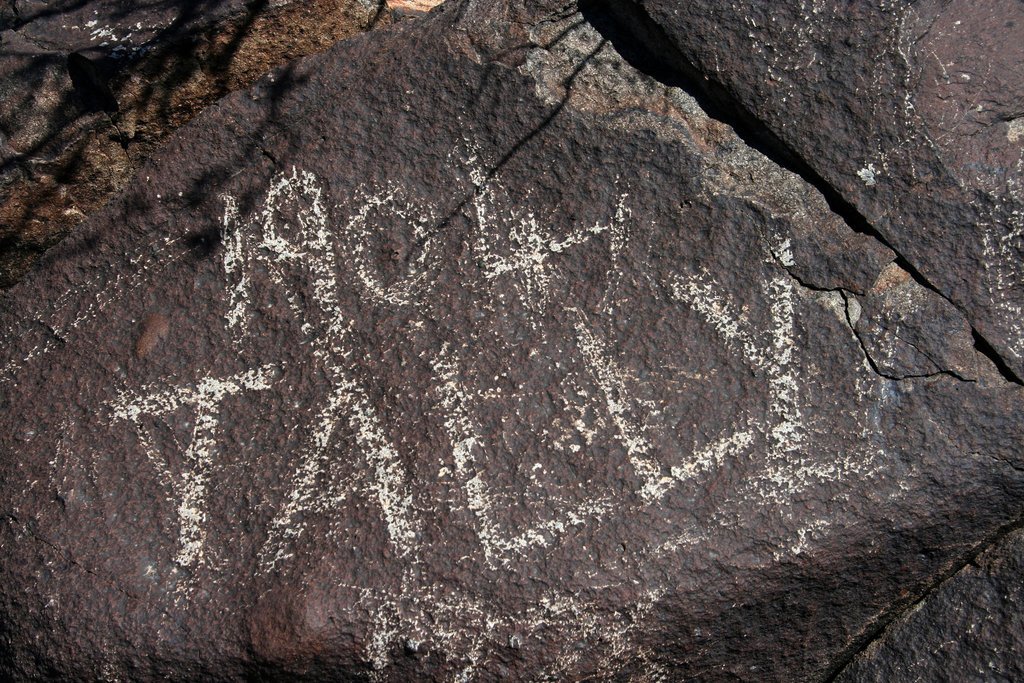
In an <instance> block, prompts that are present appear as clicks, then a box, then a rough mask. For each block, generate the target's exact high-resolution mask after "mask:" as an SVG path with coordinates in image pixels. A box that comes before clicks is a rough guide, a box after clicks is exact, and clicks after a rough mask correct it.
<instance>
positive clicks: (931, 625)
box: [836, 531, 1024, 683]
mask: <svg viewBox="0 0 1024 683" xmlns="http://www.w3.org/2000/svg"><path fill="white" fill-rule="evenodd" d="M1021 576H1024V534H1022V533H1021V532H1020V531H1016V532H1014V533H1013V534H1012V535H1011V536H1009V537H1007V538H1006V539H1004V540H1003V541H1002V542H1000V543H999V544H998V545H996V546H995V547H994V548H992V549H991V550H988V551H987V552H985V553H984V554H983V555H981V557H979V558H978V559H977V560H976V561H974V562H972V563H971V564H970V565H968V566H967V567H965V568H964V569H963V571H961V572H959V573H958V574H957V575H956V576H954V577H952V578H950V579H949V580H948V581H946V582H945V583H943V584H942V586H940V587H939V588H938V589H937V590H936V591H935V592H934V593H933V594H932V595H930V596H929V597H928V598H927V599H926V600H924V601H923V602H921V603H920V604H918V605H915V606H914V609H913V610H912V611H909V612H908V613H907V614H906V615H905V616H903V617H900V619H899V620H898V621H896V622H895V623H893V624H892V625H891V626H890V627H889V629H888V630H887V631H886V633H885V636H884V637H883V638H881V639H879V640H878V641H877V642H876V643H874V644H873V645H872V646H871V647H870V648H869V649H868V650H867V651H865V652H864V653H863V654H861V655H859V656H858V657H857V659H855V660H854V661H853V662H852V663H851V664H850V666H849V667H848V668H846V669H845V670H844V671H843V672H842V674H841V675H840V676H839V677H837V678H836V682H837V683H859V682H861V681H879V682H881V681H913V680H920V681H937V680H947V681H1019V680H1021V679H1022V678H1024V660H1022V659H1021V656H1020V653H1021V643H1024V584H1022V583H1021V580H1020V579H1021Z"/></svg>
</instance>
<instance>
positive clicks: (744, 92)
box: [599, 0, 1024, 378]
mask: <svg viewBox="0 0 1024 683" xmlns="http://www.w3.org/2000/svg"><path fill="white" fill-rule="evenodd" d="M599 4H601V5H604V6H607V7H609V8H611V9H613V10H614V11H615V12H616V13H618V14H619V15H620V17H623V18H625V17H629V19H630V21H629V22H626V21H625V20H624V19H623V23H624V25H631V26H632V27H633V28H634V30H638V31H639V30H646V31H648V32H649V33H648V35H655V36H657V37H658V38H660V39H662V40H664V41H665V42H666V43H667V44H671V45H672V46H673V48H674V49H675V50H677V56H678V57H679V58H681V59H680V61H681V62H683V63H685V65H686V68H685V69H684V70H686V71H688V72H690V73H691V75H692V76H694V79H695V82H697V83H702V84H705V85H707V86H708V87H709V88H710V89H711V90H712V91H713V93H714V94H713V96H717V99H718V100H719V102H720V103H722V104H723V105H724V106H725V107H726V108H731V109H733V110H734V112H733V113H734V114H738V113H739V112H740V111H741V110H742V111H743V112H745V113H746V114H747V115H748V116H749V117H751V118H753V119H755V120H756V121H757V122H758V123H757V125H759V126H764V127H765V128H766V129H767V131H768V132H769V133H770V137H771V138H773V140H774V142H773V143H772V144H775V145H777V146H779V147H785V148H788V150H790V151H792V152H795V154H796V155H797V156H798V157H799V159H800V160H801V163H802V164H805V165H807V166H809V167H810V168H811V169H812V171H813V173H815V174H816V175H818V176H820V178H821V179H822V182H823V183H827V185H828V186H829V187H831V188H833V189H834V190H835V191H837V192H838V193H839V194H840V195H841V196H842V197H843V198H844V199H845V201H847V202H849V203H850V204H851V205H852V206H853V207H855V208H856V211H858V212H859V213H860V214H861V215H862V216H863V218H866V219H867V221H868V223H869V224H870V225H871V226H872V228H873V229H874V230H877V231H878V233H880V234H881V235H882V236H884V238H885V239H886V240H887V241H888V242H889V243H890V244H891V245H892V246H893V247H894V248H895V249H896V250H897V251H898V252H899V253H900V254H901V255H902V256H903V257H904V258H905V259H906V260H907V261H909V262H910V263H912V264H913V265H914V267H915V268H916V269H917V270H918V271H919V272H920V274H921V275H922V276H923V277H924V278H926V279H927V281H928V282H929V283H931V284H932V285H933V286H934V287H935V288H936V289H937V290H938V291H939V292H940V293H941V294H942V295H943V296H944V297H946V298H948V299H949V300H951V301H952V302H953V303H954V304H956V306H957V307H958V308H959V309H960V310H961V311H963V312H964V313H965V314H966V316H967V318H968V320H969V321H970V323H971V324H972V325H973V326H974V328H975V329H976V330H977V331H978V332H979V333H980V334H981V335H982V337H983V338H984V339H985V340H987V342H988V343H990V344H991V345H992V346H993V347H994V348H995V350H996V351H997V352H998V353H999V355H1000V356H1001V357H1002V359H1003V360H1004V361H1005V363H1006V364H1007V365H1008V366H1009V367H1010V368H1011V369H1012V372H1013V373H1014V374H1015V375H1016V376H1017V377H1018V378H1019V377H1024V326H1022V322H1021V320H1022V317H1021V312H1022V311H1024V217H1022V216H1024V214H1022V213H1021V210H1020V207H1021V204H1022V203H1024V195H1022V190H1021V180H1020V179H1021V176H1022V171H1024V118H1022V116H1024V79H1021V77H1020V74H1021V70H1022V69H1024V5H1022V4H1021V3H1020V2H1016V1H1015V0H984V1H983V2H967V1H963V0H955V1H954V2H948V1H942V0H926V1H925V2H912V1H910V0H899V1H896V2H888V1H885V2H883V1H880V0H857V1H856V2H846V3H820V2H817V3H815V2H812V3H807V2H797V0H790V1H786V2H777V3H771V4H762V5H760V6H757V7H753V6H749V5H747V4H743V3H739V4H737V3H733V2H726V1H714V2H699V3H698V2H678V1H677V0H600V2H599ZM641 27H643V28H641ZM677 66H678V65H677Z"/></svg>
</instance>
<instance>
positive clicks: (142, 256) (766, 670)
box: [0, 2, 1024, 681]
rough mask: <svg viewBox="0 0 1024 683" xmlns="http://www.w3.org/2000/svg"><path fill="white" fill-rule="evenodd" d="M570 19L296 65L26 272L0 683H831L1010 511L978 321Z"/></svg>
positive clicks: (451, 21) (529, 19) (409, 34)
mask: <svg viewBox="0 0 1024 683" xmlns="http://www.w3.org/2000/svg"><path fill="white" fill-rule="evenodd" d="M583 9H584V10H585V11H584V12H583V13H579V12H577V11H576V7H575V6H562V5H561V4H560V3H553V2H552V3H544V2H530V3H515V2H505V3H502V2H499V3H489V4H484V3H475V2H454V3H451V4H446V5H444V6H442V7H441V8H439V9H437V10H434V11H433V12H431V13H430V14H429V15H427V16H425V17H423V18H421V19H418V20H416V21H411V22H402V23H401V24H398V25H397V26H394V27H392V28H390V29H387V30H385V31H383V32H379V33H374V34H372V35H364V36H357V37H355V38H353V39H351V40H349V41H345V42H343V43H340V44H338V45H337V46H335V47H334V48H332V49H331V50H330V51H328V52H327V53H324V54H322V55H318V56H314V57H310V58H306V59H303V60H300V61H298V62H295V63H292V64H290V65H289V66H288V67H287V68H282V69H278V70H276V71H274V72H272V73H271V74H269V75H268V76H266V77H264V78H263V79H261V80H260V81H259V82H258V83H257V84H256V85H255V86H254V87H253V88H252V89H251V90H249V91H246V92H239V93H235V94H233V95H231V96H229V97H227V98H226V99H224V100H222V101H221V102H220V103H218V104H217V105H216V106H214V107H212V108H211V109H209V110H207V111H206V112H204V113H203V114H202V115H201V116H199V117H198V118H197V119H196V120H195V121H193V122H192V123H191V124H189V125H188V126H186V127H185V128H183V129H182V130H180V131H179V132H178V133H177V134H175V135H174V136H173V138H172V139H171V141H170V143H169V144H168V145H167V147H165V148H164V149H162V150H161V151H160V152H158V153H157V154H156V155H154V156H153V158H152V159H150V160H149V161H147V162H145V163H144V164H143V165H142V166H141V167H140V169H139V172H138V174H137V175H136V176H135V179H134V181H133V182H132V183H130V184H129V186H128V187H127V188H126V189H125V190H124V191H123V192H122V193H121V194H120V195H118V196H117V197H116V198H115V199H113V200H112V201H111V202H110V203H109V204H108V205H107V206H106V207H105V208H104V209H103V210H102V211H100V212H98V213H97V214H95V215H94V216H93V217H91V218H90V219H89V220H88V221H87V222H86V223H85V224H84V225H83V226H82V228H81V229H79V230H78V231H76V232H75V233H74V235H72V236H71V237H70V238H69V239H68V240H66V241H64V242H63V243H61V245H59V246H58V247H57V248H56V249H54V250H52V251H51V252H49V253H48V254H47V256H46V257H45V258H44V259H43V262H42V264H41V266H40V268H39V269H38V270H36V271H35V272H34V273H33V274H32V275H31V276H30V277H28V278H27V279H26V280H24V281H23V282H21V283H19V284H18V285H17V286H16V287H14V288H13V289H12V290H11V291H10V294H9V296H8V297H6V298H5V300H4V301H3V302H2V306H3V308H2V310H0V334H2V335H3V337H2V348H3V351H2V354H3V355H2V356H0V364H2V365H0V367H2V375H0V383H2V386H3V390H2V392H0V501H3V502H2V503H0V505H2V507H0V675H3V676H6V677H9V678H13V679H20V680H27V679H34V678H45V677H51V678H53V677H57V678H74V679H98V678H101V677H105V678H122V679H133V680H150V679H156V678H162V677H169V678H172V679H175V680H239V679H251V678H289V679H308V680H324V679H339V680H349V679H356V680H362V679H372V680H392V681H407V680H473V679H479V680H496V679H505V680H524V679H555V680H566V679H569V680H572V679H586V678H596V679H605V680H606V679H613V680H630V679H634V680H649V679H657V678H659V677H661V678H665V679H668V680H688V679H700V680H752V681H765V680H787V681H791V680H821V679H823V678H826V677H828V676H830V675H832V674H834V673H835V672H837V671H839V670H841V669H842V668H843V667H844V666H845V665H846V664H847V663H848V662H849V661H850V659H851V658H852V657H853V656H854V655H855V653H857V652H858V651H859V650H861V649H862V648H863V647H864V646H865V644H866V643H867V642H869V641H870V640H871V639H872V638H874V637H875V636H876V635H877V634H878V633H879V632H880V631H881V629H882V628H883V627H884V626H885V625H886V624H887V623H888V622H889V621H891V620H892V619H893V618H894V617H895V616H897V615H898V614H899V612H900V611H901V610H902V609H903V608H905V607H907V606H909V605H911V604H913V603H914V602H915V601H916V600H918V599H920V598H921V597H922V596H923V595H925V594H926V593H927V592H928V591H929V590H930V589H931V588H932V587H933V586H935V585H936V584H937V583H938V582H940V581H941V580H943V579H944V578H946V577H947V576H949V575H950V574H952V573H954V572H955V571H956V570H958V569H959V568H960V566H962V564H963V563H964V562H965V561H966V559H967V558H970V557H972V556H973V555H974V554H975V553H976V552H977V550H978V548H979V547H980V546H981V545H982V544H984V543H987V542H989V541H990V540H991V539H992V538H994V537H996V536H997V535H999V534H1000V533H1002V530H1004V529H1005V528H1007V526H1008V525H1011V524H1013V523H1015V522H1016V521H1017V520H1019V519H1020V517H1021V514H1022V512H1024V448H1022V446H1024V421H1022V420H1021V419H1020V417H1021V406H1022V388H1021V387H1019V386H1017V385H1016V384H1013V383H1011V382H1007V381H1005V380H1004V379H1003V377H1002V375H1001V374H999V372H998V370H997V369H995V368H993V367H985V364H986V363H988V362H989V361H988V358H987V357H985V356H984V355H981V354H975V356H973V357H971V359H970V362H971V363H973V364H974V365H973V366H972V367H973V368H974V371H973V372H972V374H971V376H970V377H968V376H967V373H966V371H963V372H961V370H963V368H962V364H963V363H964V362H966V361H965V360H964V359H965V356H964V353H963V351H964V347H963V343H962V342H963V335H962V334H961V333H960V331H962V330H969V329H970V328H969V323H968V322H967V319H966V318H963V317H962V316H961V317H959V318H958V317H957V316H958V315H959V314H958V312H957V311H956V310H955V309H952V307H946V308H943V307H941V306H933V305H931V304H930V303H928V301H929V298H928V296H919V295H918V294H919V293H917V292H916V290H911V294H912V295H913V296H908V297H907V300H908V301H910V302H911V303H910V304H908V305H910V306H918V305H921V306H922V307H921V308H914V309H913V310H910V309H904V308H901V306H904V304H903V303H901V301H902V300H900V299H897V298H895V297H887V295H886V294H885V292H886V291H887V290H886V289H885V287H884V286H883V285H885V283H886V282H888V281H889V280H891V279H892V278H891V274H892V272H893V271H892V269H891V267H890V266H889V262H890V261H891V260H892V259H893V254H892V253H891V252H890V251H888V250H887V248H886V247H884V245H878V244H875V243H874V242H873V241H872V239H871V238H870V237H869V236H867V235H864V234H859V233H857V232H855V231H853V230H851V229H850V228H849V227H847V226H846V225H845V224H844V223H843V222H842V221H841V220H838V219H837V218H836V216H835V215H834V214H832V213H830V210H829V206H828V203H827V201H826V198H825V197H823V196H822V195H821V194H819V193H818V191H817V190H815V189H814V188H813V187H812V186H811V185H809V184H808V183H807V182H805V181H803V180H801V178H800V177H798V176H797V175H795V174H793V173H791V172H789V171H787V170H785V169H783V168H781V167H780V166H778V165H777V164H776V163H774V162H773V161H771V160H770V159H768V158H766V157H765V156H763V155H762V154H760V153H759V152H757V151H756V150H754V149H752V148H751V147H749V146H747V145H746V144H744V143H743V142H742V141H741V140H740V138H738V137H737V136H736V134H734V132H733V131H732V130H731V129H730V128H729V127H728V126H726V125H724V124H723V123H721V122H719V121H716V120H714V119H712V118H709V117H708V116H707V114H705V112H704V111H702V109H701V108H700V107H699V106H698V102H697V101H696V100H694V99H693V98H692V97H691V96H690V95H688V94H687V93H686V92H684V91H683V90H681V89H679V88H677V87H672V86H670V85H667V84H665V83H663V82H660V81H659V80H657V79H656V78H654V77H652V76H651V75H648V74H645V73H643V72H641V71H638V70H636V69H635V68H634V67H633V66H631V65H630V63H629V60H627V58H625V57H624V56H623V55H622V54H620V53H619V51H618V50H617V48H616V47H615V45H614V44H613V43H612V42H611V40H610V38H609V36H610V35H612V34H613V33H614V31H613V30H612V29H614V26H615V25H614V23H613V22H610V21H609V18H608V16H607V15H603V14H601V13H600V12H598V11H597V10H596V9H595V7H594V6H593V5H585V6H584V7H583ZM623 49H626V48H623ZM634 56H635V55H634ZM634 56H631V57H630V58H629V59H630V60H632V59H633V57H634ZM634 61H635V60H634ZM837 243H838V244H843V245H845V246H844V249H849V250H850V251H849V252H847V253H841V254H840V253H837V252H836V248H835V244H837ZM887 273H888V274H889V275H886V274H887ZM912 284H913V285H914V286H918V287H923V285H920V284H919V283H916V282H913V283H912ZM907 286H908V287H909V286H910V285H907ZM925 290H926V291H928V293H929V294H930V293H931V292H930V290H927V288H925ZM921 302H924V304H921ZM856 306H860V311H861V317H863V318H864V320H865V321H872V322H873V324H874V325H875V327H870V326H867V322H865V323H863V324H861V323H860V319H859V318H857V316H855V315H854V314H853V310H854V308H855V307H856ZM865 311H866V312H867V313H865ZM929 316H939V319H940V320H941V322H942V324H941V325H939V326H936V325H932V324H928V323H927V321H923V322H921V319H928V320H931V319H930V318H929ZM889 321H896V322H898V323H902V322H904V321H917V322H915V324H916V326H915V327H914V328H913V329H914V331H915V335H917V336H916V337H914V340H913V341H914V343H915V344H917V345H918V346H922V345H924V346H925V348H928V349H937V350H938V351H935V352H933V351H929V352H928V354H927V355H928V357H929V358H931V359H934V360H936V367H939V368H940V370H941V371H937V372H934V373H929V374H931V376H929V377H912V376H911V375H913V374H916V373H913V372H907V373H904V374H903V375H902V377H904V378H903V379H897V378H896V375H895V373H883V374H880V373H879V369H880V368H883V367H884V368H899V367H904V366H907V365H908V363H912V362H916V359H915V357H912V356H907V355H906V354H904V353H903V352H902V350H901V349H900V348H899V347H897V346H894V345H891V344H886V343H881V342H879V343H876V344H873V345H872V344H870V343H869V341H868V340H869V339H879V338H880V337H882V338H884V335H885V333H886V330H890V329H892V325H891V324H890V325H889V327H886V326H885V325H886V324H889ZM858 325H859V327H858ZM950 325H952V326H953V328H954V329H955V330H957V333H956V334H954V335H952V336H945V333H946V331H947V327H948V326H950ZM878 330H881V331H878ZM936 335H938V337H937V338H936ZM901 338H902V337H901ZM928 344H930V345H931V346H928ZM866 349H867V350H868V352H869V353H870V354H871V355H870V356H869V355H866V354H865V350H866ZM945 366H949V367H945ZM885 374H889V375H890V376H885ZM968 379H970V380H973V381H966V380H968Z"/></svg>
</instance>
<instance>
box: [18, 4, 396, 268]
mask: <svg viewBox="0 0 1024 683" xmlns="http://www.w3.org/2000/svg"><path fill="white" fill-rule="evenodd" d="M382 9H383V5H382V2H372V1H371V0H341V1H340V2H338V1H336V0H286V1H284V2H269V1H268V0H256V1H254V0H202V1H200V2H182V1H180V0H147V1H146V2H131V3H125V2H118V1H116V0H89V1H88V2H83V1H82V0H58V1H53V0H51V1H48V2H39V1H32V0H17V1H13V2H7V3H5V4H4V5H3V9H2V10H0V288H2V287H8V286H10V285H11V284H12V283H13V282H15V281H16V280H17V278H19V277H21V275H22V274H23V273H24V272H25V271H26V270H27V269H28V268H29V267H30V266H31V265H32V264H33V263H34V262H35V261H36V260H37V259H38V258H39V255H40V254H41V252H42V251H43V250H45V249H46V248H48V247H49V246H51V245H53V244H54V243H56V242H57V241H58V240H59V239H60V238H62V237H63V236H64V235H65V234H66V233H67V232H68V230H70V229H71V228H72V227H74V226H75V225H77V224H78V223H80V222H81V221H82V220H83V219H84V218H85V217H86V216H88V215H89V214H91V213H92V212H93V211H94V210H96V209H98V208H99V207H101V206H102V205H103V204H104V203H105V202H106V201H107V199H108V198H109V197H110V195H111V194H113V193H114V192H115V191H116V190H118V189H119V188H120V187H122V186H123V185H124V184H125V182H127V181H128V179H129V178H130V177H131V176H132V174H133V173H134V172H135V170H136V169H137V167H138V166H139V164H140V163H141V161H142V160H143V159H145V158H146V157H147V156H148V155H149V154H151V153H152V152H153V151H154V150H155V149H157V148H158V147H159V146H160V145H162V144H163V143H164V142H165V141H166V139H167V137H168V136H169V135H170V134H171V133H172V132H174V131H175V130H176V129H177V128H179V127H180V126H181V125H182V124H184V123H185V122H186V121H188V120H189V119H191V118H192V117H193V116H194V115H195V114H196V113H197V112H199V111H200V110H201V109H202V108H204V107H206V106H208V105H210V104H212V103H213V102H215V101H216V100H217V99H219V98H220V97H222V96H224V95H225V94H227V93H228V92H230V91H231V90H236V89H238V88H240V87H243V86H248V85H250V84H251V83H252V82H253V81H255V80H256V78H258V77H259V76H261V75H262V74H263V73H264V72H266V71H267V70H269V69H270V68H271V67H274V66H278V65H280V64H282V63H284V62H287V61H288V60H290V59H294V58H295V57H299V56H302V55H308V54H312V53H314V52H320V51H322V50H324V49H326V48H327V47H329V46H331V45H333V44H334V43H335V42H337V41H338V40H339V39H341V38H343V37H345V36H348V35H351V34H352V33H354V32H357V31H362V30H365V29H366V28H368V27H369V26H371V25H372V24H373V23H374V22H375V21H377V19H378V17H380V16H381V10H382Z"/></svg>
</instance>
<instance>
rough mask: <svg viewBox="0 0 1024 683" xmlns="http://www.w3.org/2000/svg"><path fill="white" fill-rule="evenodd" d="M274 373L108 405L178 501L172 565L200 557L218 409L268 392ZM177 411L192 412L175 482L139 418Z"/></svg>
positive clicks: (144, 392)
mask: <svg viewBox="0 0 1024 683" xmlns="http://www.w3.org/2000/svg"><path fill="white" fill-rule="evenodd" d="M275 371H276V367H275V366H273V365H265V366H263V367H261V368H256V369H253V370H249V371H247V372H245V373H242V374H240V375H236V376H234V377H225V378H213V377H206V378H203V379H201V380H199V381H198V382H197V383H196V384H195V385H193V386H175V387H163V386H161V387H153V386H150V387H143V388H142V389H141V390H140V391H139V393H138V395H136V394H135V393H134V392H130V391H125V392H122V393H121V394H120V396H118V398H117V399H115V400H114V401H112V402H111V403H110V405H109V407H110V409H111V411H112V414H113V417H114V418H115V419H118V420H124V421H126V422H130V423H132V424H134V425H135V427H136V429H137V430H138V432H139V438H140V440H141V441H142V444H143V448H144V450H145V452H146V457H148V458H149V460H150V462H151V463H152V464H153V466H154V467H156V468H157V470H158V472H159V473H160V474H161V475H162V477H163V478H164V479H165V480H167V481H168V482H169V483H170V484H171V485H172V487H173V488H174V489H175V494H176V495H177V499H178V525H179V529H180V531H179V533H178V552H177V555H176V556H175V562H177V563H178V564H179V565H181V566H183V567H187V566H189V565H192V564H194V563H196V561H197V560H199V559H200V557H201V556H202V554H203V544H204V539H205V537H206V531H205V529H204V524H205V522H206V510H205V507H206V497H207V488H208V485H209V482H210V477H211V474H212V469H213V466H214V464H215V463H214V453H215V451H216V450H217V448H218V447H219V446H220V439H219V426H220V410H221V404H222V403H223V402H224V400H225V399H226V398H227V397H228V396H232V395H234V394H239V393H241V392H244V391H261V390H264V389H269V388H270V386H271V384H272V383H273V376H274V373H275ZM182 409H190V410H192V411H194V413H195V416H194V425H193V428H192V440H191V441H190V443H189V444H188V446H187V447H186V448H185V450H184V452H183V453H181V457H182V460H183V466H182V476H181V480H180V481H177V480H176V479H175V478H174V477H173V476H171V473H170V471H169V469H168V467H167V463H166V460H165V458H166V457H168V456H167V454H166V450H164V449H160V448H158V447H157V446H156V445H155V444H154V442H153V439H152V437H151V436H150V434H149V432H148V427H147V426H146V424H145V421H144V419H143V417H144V416H152V417H162V416H165V415H167V414H169V413H173V412H176V411H178V410H182Z"/></svg>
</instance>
